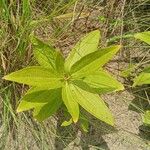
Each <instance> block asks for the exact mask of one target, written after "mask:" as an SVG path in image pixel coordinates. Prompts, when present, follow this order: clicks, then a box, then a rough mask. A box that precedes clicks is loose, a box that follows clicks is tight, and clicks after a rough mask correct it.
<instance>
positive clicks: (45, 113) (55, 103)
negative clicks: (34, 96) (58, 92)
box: [33, 96, 62, 121]
mask: <svg viewBox="0 0 150 150" xmlns="http://www.w3.org/2000/svg"><path fill="white" fill-rule="evenodd" d="M61 104H62V100H61V97H58V96H55V97H54V98H52V99H51V100H50V101H49V102H48V103H47V104H45V105H44V106H38V107H35V108H34V111H33V117H34V118H36V119H37V120H38V121H43V120H45V119H47V118H48V117H50V116H51V115H53V114H54V113H55V112H56V111H57V110H58V109H59V107H60V106H61Z"/></svg>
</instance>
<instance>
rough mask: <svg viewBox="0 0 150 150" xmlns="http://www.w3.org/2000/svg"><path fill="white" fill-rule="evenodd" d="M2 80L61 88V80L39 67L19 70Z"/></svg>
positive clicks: (50, 71)
mask: <svg viewBox="0 0 150 150" xmlns="http://www.w3.org/2000/svg"><path fill="white" fill-rule="evenodd" d="M4 79H5V80H9V81H15V82H18V83H23V84H27V85H31V86H37V87H47V88H52V89H53V88H59V87H61V81H60V80H61V78H60V77H58V75H56V73H55V72H54V71H52V70H50V69H46V68H43V67H40V66H32V67H27V68H24V69H21V70H19V71H16V72H13V73H11V74H9V75H6V76H5V77H4Z"/></svg>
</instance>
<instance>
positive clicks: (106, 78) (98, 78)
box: [83, 70, 124, 94]
mask: <svg viewBox="0 0 150 150" xmlns="http://www.w3.org/2000/svg"><path fill="white" fill-rule="evenodd" d="M83 82H85V83H87V84H88V85H89V86H90V87H91V88H92V89H95V91H96V92H97V93H99V94H102V93H106V92H113V91H119V90H123V89H124V87H123V85H122V84H121V83H120V82H118V81H117V80H116V79H115V78H114V77H113V76H112V75H110V74H109V73H107V72H106V71H104V70H99V71H96V72H94V73H92V74H90V75H88V76H86V77H85V78H84V79H83Z"/></svg>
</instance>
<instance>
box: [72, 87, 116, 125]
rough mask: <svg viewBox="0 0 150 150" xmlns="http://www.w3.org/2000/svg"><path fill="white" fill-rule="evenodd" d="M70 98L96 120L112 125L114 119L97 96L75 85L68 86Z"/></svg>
mask: <svg viewBox="0 0 150 150" xmlns="http://www.w3.org/2000/svg"><path fill="white" fill-rule="evenodd" d="M69 87H70V92H71V95H72V97H74V99H75V100H76V101H77V102H78V103H79V104H80V105H81V106H82V107H83V108H84V109H85V110H86V111H88V112H89V113H90V114H92V115H93V116H95V117H96V118H98V119H100V120H102V121H104V122H106V123H108V124H110V125H114V119H113V117H112V114H111V112H110V111H109V109H108V108H107V106H106V105H105V103H104V101H103V100H102V99H101V98H100V97H99V96H98V95H97V94H93V93H90V92H88V91H85V90H82V89H81V88H79V87H78V86H76V85H73V84H69Z"/></svg>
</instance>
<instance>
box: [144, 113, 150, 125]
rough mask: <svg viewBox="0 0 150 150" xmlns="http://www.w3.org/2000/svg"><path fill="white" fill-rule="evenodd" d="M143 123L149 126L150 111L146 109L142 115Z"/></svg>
mask: <svg viewBox="0 0 150 150" xmlns="http://www.w3.org/2000/svg"><path fill="white" fill-rule="evenodd" d="M143 123H144V124H145V125H148V126H150V111H149V110H147V111H146V112H145V114H144V116H143Z"/></svg>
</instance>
